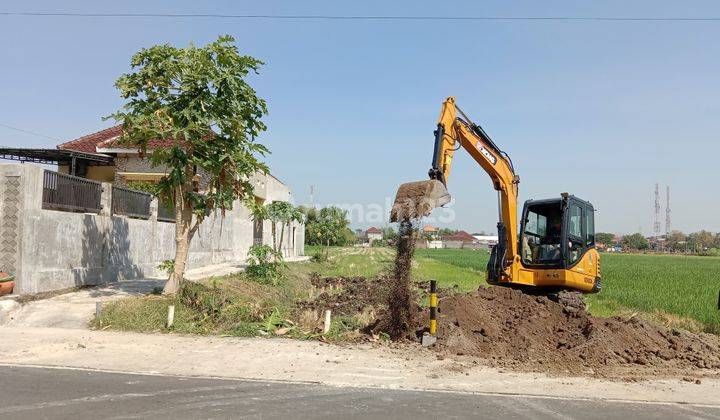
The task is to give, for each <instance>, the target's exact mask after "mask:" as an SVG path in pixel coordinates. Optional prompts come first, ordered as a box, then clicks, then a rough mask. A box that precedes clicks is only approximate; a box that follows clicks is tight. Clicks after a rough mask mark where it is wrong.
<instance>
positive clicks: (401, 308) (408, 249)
mask: <svg viewBox="0 0 720 420" xmlns="http://www.w3.org/2000/svg"><path fill="white" fill-rule="evenodd" d="M414 253H415V240H414V238H413V225H412V223H411V222H410V221H408V220H405V221H403V222H401V223H400V229H399V232H398V242H397V253H396V255H395V273H394V274H395V275H394V276H393V279H392V283H391V286H390V293H389V295H388V312H389V319H388V325H387V333H388V334H389V335H390V338H392V339H393V340H399V339H402V338H405V337H406V336H407V335H408V334H409V333H412V332H414V331H413V330H414V328H415V325H414V323H415V319H414V315H415V312H417V311H416V310H414V309H415V307H414V306H417V304H415V299H414V297H415V296H413V293H412V290H411V288H410V271H411V269H412V257H413V254H414Z"/></svg>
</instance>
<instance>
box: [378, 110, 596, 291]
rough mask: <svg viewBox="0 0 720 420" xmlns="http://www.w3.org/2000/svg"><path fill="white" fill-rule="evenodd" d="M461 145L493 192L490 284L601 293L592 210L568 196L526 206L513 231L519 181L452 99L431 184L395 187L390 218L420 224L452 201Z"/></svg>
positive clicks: (438, 139) (505, 159) (445, 112)
mask: <svg viewBox="0 0 720 420" xmlns="http://www.w3.org/2000/svg"><path fill="white" fill-rule="evenodd" d="M458 114H459V115H458ZM460 147H462V148H464V149H465V150H466V151H467V152H468V153H469V154H470V156H472V158H473V159H474V160H475V161H476V162H477V163H478V164H479V165H480V167H481V168H483V169H484V170H485V172H487V174H488V175H489V176H490V179H491V180H492V183H493V186H494V187H495V190H497V192H498V210H499V215H500V220H499V222H498V224H497V229H498V243H497V245H495V246H494V247H493V248H492V252H491V253H490V260H489V261H488V265H487V282H488V283H490V284H496V285H506V286H513V287H519V288H527V287H530V288H533V287H534V288H537V287H542V288H549V289H569V290H575V291H580V292H585V293H595V292H598V291H600V287H601V283H600V255H599V254H598V252H597V250H596V249H595V227H594V211H595V209H594V208H593V206H592V204H590V203H589V202H588V201H585V200H581V199H579V198H577V197H575V196H573V195H570V194H567V193H562V194H560V196H559V197H557V198H549V199H543V200H528V201H526V202H525V205H524V206H523V210H522V214H521V219H520V223H519V225H518V220H517V199H518V198H517V197H518V184H519V182H520V177H518V175H517V174H516V173H515V169H514V168H513V164H512V160H510V156H508V155H507V154H506V153H505V152H503V151H502V150H501V149H500V148H499V147H498V146H497V145H496V144H495V143H494V142H493V141H492V140H491V139H490V136H488V135H487V133H486V132H485V131H484V130H483V129H482V127H480V126H479V125H477V124H474V123H473V122H472V121H470V119H469V118H468V117H467V115H465V113H463V112H462V110H461V109H460V108H459V107H458V106H457V105H456V104H455V98H453V97H450V98H447V99H446V100H445V102H444V103H443V106H442V111H441V112H440V120H439V121H438V125H437V129H436V130H435V149H434V152H433V158H432V167H431V168H430V171H429V176H430V179H429V180H426V181H417V182H409V183H406V184H403V185H401V186H400V188H399V189H398V192H397V195H396V197H395V203H394V204H393V208H392V211H391V215H390V220H391V221H393V222H404V221H409V220H412V219H419V218H421V217H423V216H427V215H429V214H430V212H432V210H433V209H434V208H437V207H440V206H442V205H444V204H447V203H449V202H450V194H449V193H448V190H447V182H448V178H449V176H450V169H451V167H452V159H453V155H454V154H455V151H457V150H458V149H459V148H460ZM518 229H519V230H518ZM518 232H520V234H518Z"/></svg>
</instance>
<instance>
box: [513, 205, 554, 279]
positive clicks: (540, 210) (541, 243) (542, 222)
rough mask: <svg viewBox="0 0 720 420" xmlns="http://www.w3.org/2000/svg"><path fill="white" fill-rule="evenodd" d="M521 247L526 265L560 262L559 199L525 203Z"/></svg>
mask: <svg viewBox="0 0 720 420" xmlns="http://www.w3.org/2000/svg"><path fill="white" fill-rule="evenodd" d="M523 216H524V220H523V224H522V227H523V230H522V237H521V249H522V259H523V262H524V263H526V264H528V265H558V264H562V225H563V217H562V216H563V214H562V206H561V203H560V201H559V200H553V201H552V202H545V203H537V204H526V207H525V211H524V212H523Z"/></svg>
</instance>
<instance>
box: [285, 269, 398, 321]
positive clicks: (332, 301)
mask: <svg viewBox="0 0 720 420" xmlns="http://www.w3.org/2000/svg"><path fill="white" fill-rule="evenodd" d="M310 282H311V283H312V285H313V286H314V287H315V290H317V295H316V296H313V297H312V298H311V299H309V300H307V301H304V302H298V308H299V309H301V310H305V309H311V310H317V311H324V310H326V309H330V310H331V311H332V313H333V315H334V316H338V315H348V316H352V315H357V314H359V313H361V312H363V311H364V310H365V309H366V308H369V307H370V308H385V307H386V305H387V296H388V280H387V279H384V278H373V279H368V278H365V277H319V276H314V277H312V278H311V279H310Z"/></svg>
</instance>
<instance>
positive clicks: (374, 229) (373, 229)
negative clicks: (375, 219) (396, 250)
mask: <svg viewBox="0 0 720 420" xmlns="http://www.w3.org/2000/svg"><path fill="white" fill-rule="evenodd" d="M365 233H382V231H381V230H380V229H378V228H376V227H371V228H370V229H368V230H366V231H365Z"/></svg>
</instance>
